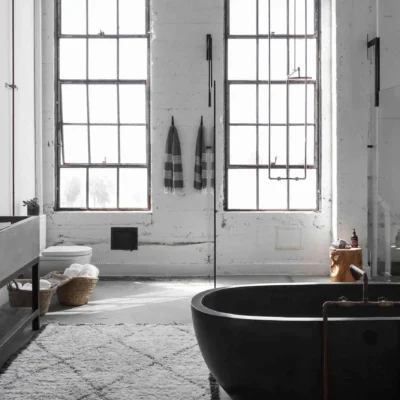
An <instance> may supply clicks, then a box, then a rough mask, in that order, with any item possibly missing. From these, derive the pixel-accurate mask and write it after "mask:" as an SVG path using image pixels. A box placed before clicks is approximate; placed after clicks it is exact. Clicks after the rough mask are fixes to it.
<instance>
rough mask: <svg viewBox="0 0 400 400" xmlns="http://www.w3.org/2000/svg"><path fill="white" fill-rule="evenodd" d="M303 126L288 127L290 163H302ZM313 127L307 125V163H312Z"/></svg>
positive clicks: (303, 153) (303, 147)
mask: <svg viewBox="0 0 400 400" xmlns="http://www.w3.org/2000/svg"><path fill="white" fill-rule="evenodd" d="M304 128H305V127H304V126H291V127H290V130H289V132H290V152H289V159H290V164H292V165H303V164H304V155H305V129H304ZM314 131H315V129H314V127H313V126H308V127H307V164H308V165H314V146H315V143H314V140H315V139H314Z"/></svg>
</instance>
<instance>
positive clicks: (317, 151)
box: [223, 0, 322, 213]
mask: <svg viewBox="0 0 400 400" xmlns="http://www.w3.org/2000/svg"><path fill="white" fill-rule="evenodd" d="M255 1H256V34H254V35H251V34H250V35H249V34H244V35H237V34H233V35H231V34H230V2H231V0H225V4H224V8H225V21H224V113H225V118H224V125H225V126H224V134H225V151H224V153H225V154H224V157H225V162H224V167H225V168H224V177H223V179H224V203H223V208H224V211H226V212H253V213H257V212H258V213H259V212H270V213H276V212H290V213H293V212H301V213H304V212H320V211H321V208H322V207H321V203H322V196H321V165H322V163H321V160H322V154H321V140H322V135H321V4H320V3H321V0H314V13H315V14H314V24H315V32H314V34H313V35H296V36H294V35H291V34H289V32H287V34H286V35H281V34H276V35H271V38H274V39H277V38H282V39H283V40H284V39H287V40H288V41H289V40H290V39H293V38H294V37H296V38H299V39H302V38H303V39H304V37H305V36H307V37H308V38H310V39H314V38H315V39H316V46H317V48H316V58H317V60H316V73H317V76H316V79H315V81H313V80H309V81H308V82H310V83H311V82H312V83H313V84H314V85H315V105H314V123H313V124H307V126H308V125H314V126H315V135H314V138H315V145H314V165H312V166H310V165H307V170H309V169H313V170H316V188H315V190H316V207H315V208H311V209H296V208H289V201H290V200H289V199H290V193H289V190H290V186H289V185H290V182H291V180H289V179H287V180H286V184H287V189H286V190H287V204H288V207H287V208H282V209H262V208H260V207H259V198H260V196H259V187H260V184H259V181H260V177H259V175H260V174H259V171H260V170H262V169H266V170H268V169H269V166H268V165H263V164H261V165H260V164H259V159H258V155H259V127H260V126H268V125H269V123H268V124H266V123H259V115H258V114H259V87H260V85H262V84H267V85H268V83H269V82H268V81H265V80H259V79H258V77H259V75H258V74H259V41H260V39H268V38H269V35H268V34H259V2H260V0H255ZM282 1H284V0H282ZM286 4H287V9H289V4H290V0H286ZM288 24H289V17H288ZM229 39H256V43H257V53H256V70H257V76H256V79H255V80H247V81H246V80H229V79H228V63H229V54H228V43H229ZM287 51H288V54H289V45H288V50H287ZM288 60H289V58H288ZM232 82H233V84H250V85H255V86H256V93H257V95H256V113H257V120H256V123H255V124H246V123H237V124H236V123H233V124H231V123H230V107H229V102H230V86H231V84H232ZM271 83H272V84H275V83H277V84H285V83H286V82H285V81H277V80H273V79H271ZM298 83H300V84H301V82H298ZM291 84H296V83H295V82H292V83H291ZM235 125H236V126H238V125H241V126H246V125H248V126H249V125H250V126H256V127H257V129H256V131H257V133H256V137H257V143H256V146H257V147H256V151H257V160H256V164H254V165H231V164H230V126H235ZM271 125H276V126H279V125H282V124H271ZM284 125H285V126H286V124H284ZM290 125H293V126H296V125H297V124H290ZM300 125H301V126H305V125H304V124H300ZM282 168H286V166H282V165H276V166H275V165H274V166H272V169H282ZM297 168H301V169H304V165H302V166H290V167H289V169H290V170H292V169H297ZM233 169H239V170H240V169H242V170H245V169H251V170H256V177H257V178H256V179H257V184H256V191H257V193H256V197H257V198H256V202H257V207H256V208H254V209H244V208H240V209H235V208H229V201H228V185H229V179H228V174H229V170H233ZM282 180H285V179H282Z"/></svg>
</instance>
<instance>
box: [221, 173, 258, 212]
mask: <svg viewBox="0 0 400 400" xmlns="http://www.w3.org/2000/svg"><path fill="white" fill-rule="evenodd" d="M228 180H229V185H228V202H229V208H230V209H232V210H255V209H256V208H257V199H256V196H257V176H256V170H255V169H230V170H229V171H228Z"/></svg>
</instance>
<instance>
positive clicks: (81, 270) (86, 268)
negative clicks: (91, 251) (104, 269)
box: [64, 264, 100, 278]
mask: <svg viewBox="0 0 400 400" xmlns="http://www.w3.org/2000/svg"><path fill="white" fill-rule="evenodd" d="M99 273H100V271H99V270H98V268H96V267H95V266H94V265H91V264H85V265H81V264H72V265H71V266H69V267H68V268H67V269H66V270H65V271H64V275H65V276H68V277H69V278H75V277H80V278H97V277H98V276H99Z"/></svg>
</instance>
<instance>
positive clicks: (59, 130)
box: [54, 0, 152, 212]
mask: <svg viewBox="0 0 400 400" xmlns="http://www.w3.org/2000/svg"><path fill="white" fill-rule="evenodd" d="M82 1H85V3H86V34H84V35H80V34H76V35H75V34H72V35H70V34H62V33H61V2H62V0H56V1H55V3H54V4H55V7H54V8H55V10H54V12H55V19H54V21H55V29H54V43H55V45H54V55H55V67H54V74H55V75H54V76H55V88H54V90H55V132H56V134H55V166H56V168H55V184H56V190H55V207H54V209H55V211H93V212H96V211H151V209H152V201H151V194H152V186H151V135H150V121H151V115H150V114H151V107H150V93H151V75H150V57H151V40H150V0H144V1H145V9H146V11H145V12H146V15H145V18H146V23H145V33H144V34H119V23H118V22H119V0H116V7H117V12H116V14H117V33H116V34H104V33H103V32H100V33H99V34H97V35H95V34H89V21H88V4H89V0H82ZM62 38H67V39H68V38H82V39H87V42H86V43H87V45H86V46H88V43H89V39H107V38H109V39H116V40H117V79H114V80H112V79H104V80H100V79H86V80H72V79H68V80H62V79H60V46H59V39H62ZM131 38H132V39H135V38H142V39H147V79H144V80H143V79H142V80H140V79H119V39H131ZM88 57H89V56H88V47H86V60H88ZM88 68H89V66H88V63H87V65H86V69H87V70H88ZM87 78H88V76H87ZM62 84H82V85H85V86H86V87H87V91H88V87H89V85H92V84H94V85H96V84H99V85H100V84H101V85H107V84H110V85H115V86H116V88H117V103H118V122H117V123H116V124H111V123H107V124H93V123H92V124H90V122H89V120H88V121H87V123H86V124H85V123H82V124H76V125H83V126H84V125H87V126H88V128H89V127H90V125H93V126H96V125H97V126H102V125H107V126H111V125H113V126H117V127H118V159H119V161H120V153H121V149H120V127H121V126H145V127H146V163H145V164H135V163H129V164H128V163H121V162H119V163H110V164H106V165H104V164H93V163H90V142H89V147H88V152H89V160H88V161H89V162H88V163H87V164H86V163H83V164H78V163H74V164H65V163H62V162H61V159H62V160H63V161H64V153H63V143H62V138H63V121H62V106H61V85H62ZM124 84H130V85H133V84H139V85H144V86H145V93H146V99H145V103H146V104H145V110H146V122H145V124H136V123H128V124H124V123H120V109H119V86H120V85H124ZM86 96H87V102H89V99H88V96H89V95H88V92H87V94H86ZM87 112H89V111H87ZM69 125H74V124H69ZM88 141H90V130H89V129H88ZM62 168H81V169H82V168H85V169H86V207H84V208H82V207H80V208H69V207H61V205H60V175H61V174H60V170H61V169H62ZM93 168H110V169H111V168H114V169H116V170H117V186H116V189H117V207H116V208H93V207H92V208H90V207H89V170H90V169H93ZM123 168H131V169H133V168H136V169H137V168H146V169H147V207H146V208H133V207H132V208H127V207H119V187H120V183H119V180H120V173H119V172H120V169H123Z"/></svg>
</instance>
